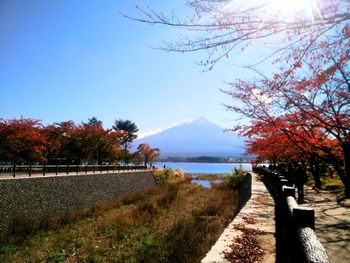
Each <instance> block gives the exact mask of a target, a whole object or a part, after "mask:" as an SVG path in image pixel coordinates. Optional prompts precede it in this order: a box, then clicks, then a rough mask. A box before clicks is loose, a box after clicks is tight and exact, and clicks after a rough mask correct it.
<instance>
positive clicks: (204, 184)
mask: <svg viewBox="0 0 350 263" xmlns="http://www.w3.org/2000/svg"><path fill="white" fill-rule="evenodd" d="M222 181H223V180H197V179H192V180H191V183H192V184H199V185H201V186H202V187H204V188H211V185H212V184H220V183H221V182H222Z"/></svg>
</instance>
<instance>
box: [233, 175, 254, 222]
mask: <svg viewBox="0 0 350 263" xmlns="http://www.w3.org/2000/svg"><path fill="white" fill-rule="evenodd" d="M251 196H252V175H251V174H250V173H247V174H246V175H245V176H244V177H243V179H242V181H241V182H240V184H239V197H238V202H237V206H236V208H235V211H234V212H233V215H234V216H236V215H238V214H239V212H240V211H241V209H242V208H243V207H244V206H245V204H246V203H247V202H248V201H249V199H250V197H251Z"/></svg>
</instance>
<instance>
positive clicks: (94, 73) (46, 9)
mask: <svg viewBox="0 0 350 263" xmlns="http://www.w3.org/2000/svg"><path fill="white" fill-rule="evenodd" d="M184 2H185V1H180V0H171V1H170V0H169V1H161V0H154V1H141V0H140V1H135V0H118V1H116V0H111V1H93V0H91V1H88V0H80V1H78V0H50V1H47V0H1V1H0V117H2V118H5V119H8V118H14V117H16V118H19V117H21V116H23V117H30V118H35V119H40V120H42V121H43V123H44V124H48V123H53V122H59V121H66V120H73V121H75V122H76V123H80V122H81V121H87V119H88V118H90V117H92V116H96V117H97V118H99V119H100V120H102V121H103V123H104V126H105V127H111V126H112V124H113V122H114V120H115V119H119V118H122V119H129V120H132V121H134V122H135V123H136V125H137V126H138V127H139V129H140V131H141V132H148V131H150V130H156V129H159V128H160V129H163V128H166V127H168V126H170V125H172V124H173V123H174V122H179V121H181V120H184V119H189V118H191V117H193V116H204V117H206V118H207V119H209V120H211V121H214V122H215V123H217V124H219V125H220V126H223V127H231V126H232V125H233V124H234V121H233V120H234V116H233V113H230V112H226V111H225V108H224V107H223V106H222V103H234V102H232V101H231V99H230V98H229V97H228V96H227V95H224V94H222V93H221V92H220V91H219V89H220V88H225V87H226V86H225V84H224V83H223V82H224V81H232V80H233V79H234V78H238V77H242V76H241V72H240V70H239V68H235V67H232V66H230V65H229V64H230V63H232V61H224V62H221V63H220V64H219V65H217V67H216V68H214V70H213V71H211V72H205V73H203V72H202V70H203V68H201V67H200V66H198V65H196V64H195V62H196V61H199V60H200V59H202V58H204V57H205V55H204V54H200V53H191V54H190V53H188V54H179V53H167V52H164V51H160V50H154V49H151V48H150V46H159V45H160V44H161V42H162V40H171V39H174V38H175V36H176V34H178V32H176V31H175V29H172V28H169V27H165V26H150V25H146V24H142V23H138V22H134V21H131V20H128V19H125V18H124V17H122V16H121V15H119V14H118V12H123V13H126V14H130V15H137V14H139V13H138V12H137V10H136V8H135V4H140V5H144V6H145V5H147V4H150V5H151V6H153V7H154V8H155V9H159V10H165V11H169V12H171V10H172V9H175V11H176V12H182V11H183V10H185V9H183V4H184Z"/></svg>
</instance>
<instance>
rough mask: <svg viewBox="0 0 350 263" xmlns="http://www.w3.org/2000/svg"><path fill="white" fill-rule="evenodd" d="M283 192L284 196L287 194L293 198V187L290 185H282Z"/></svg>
mask: <svg viewBox="0 0 350 263" xmlns="http://www.w3.org/2000/svg"><path fill="white" fill-rule="evenodd" d="M282 190H283V193H284V196H285V198H287V197H288V196H292V197H294V198H295V188H294V187H291V186H285V185H284V186H283V187H282Z"/></svg>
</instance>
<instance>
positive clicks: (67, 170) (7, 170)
mask: <svg viewBox="0 0 350 263" xmlns="http://www.w3.org/2000/svg"><path fill="white" fill-rule="evenodd" d="M145 169H147V167H146V166H141V165H133V166H129V165H16V164H14V165H0V176H1V175H7V176H9V175H10V176H12V177H16V176H18V175H28V176H29V177H31V176H32V175H42V176H45V175H49V174H50V175H52V174H54V175H59V174H61V175H62V174H67V175H69V174H70V175H74V174H84V173H85V174H87V173H102V172H107V173H113V172H118V171H136V170H145Z"/></svg>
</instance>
